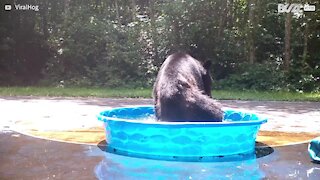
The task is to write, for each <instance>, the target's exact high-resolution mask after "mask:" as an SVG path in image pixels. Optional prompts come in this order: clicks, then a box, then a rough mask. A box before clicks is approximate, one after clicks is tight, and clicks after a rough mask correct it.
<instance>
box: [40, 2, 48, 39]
mask: <svg viewBox="0 0 320 180" xmlns="http://www.w3.org/2000/svg"><path fill="white" fill-rule="evenodd" d="M42 5H43V6H44V7H43V11H41V14H42V31H43V36H44V38H45V39H48V37H49V32H48V17H47V16H48V13H47V11H48V1H43V4H42Z"/></svg>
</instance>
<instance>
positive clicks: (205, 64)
mask: <svg viewBox="0 0 320 180" xmlns="http://www.w3.org/2000/svg"><path fill="white" fill-rule="evenodd" d="M203 67H204V68H205V69H206V70H209V69H210V68H211V61H206V62H205V63H204V64H203Z"/></svg>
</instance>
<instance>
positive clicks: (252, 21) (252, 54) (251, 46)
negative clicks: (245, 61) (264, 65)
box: [248, 0, 256, 64]
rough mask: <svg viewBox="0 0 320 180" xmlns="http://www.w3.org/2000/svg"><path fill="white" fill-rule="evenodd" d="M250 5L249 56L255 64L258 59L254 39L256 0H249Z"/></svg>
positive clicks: (250, 60)
mask: <svg viewBox="0 0 320 180" xmlns="http://www.w3.org/2000/svg"><path fill="white" fill-rule="evenodd" d="M248 6H249V16H248V30H249V31H248V58H249V63H250V64H253V63H254V62H255V60H256V53H255V51H256V48H255V41H254V30H255V28H256V26H255V19H254V15H255V12H254V10H255V6H256V4H255V0H249V1H248Z"/></svg>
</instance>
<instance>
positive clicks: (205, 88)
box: [153, 53, 223, 122]
mask: <svg viewBox="0 0 320 180" xmlns="http://www.w3.org/2000/svg"><path fill="white" fill-rule="evenodd" d="M210 66H211V62H210V61H207V62H206V63H204V64H203V65H202V64H201V62H200V61H198V60H196V59H195V58H193V57H191V56H190V55H188V54H186V53H175V54H172V55H170V56H169V57H168V58H167V59H166V60H165V61H164V63H163V64H162V66H161V68H160V70H159V72H158V76H157V79H156V82H155V84H154V87H153V98H154V103H155V113H156V117H157V119H158V120H159V121H172V122H182V121H187V122H221V121H222V118H223V111H222V110H221V106H220V105H219V103H217V102H216V101H215V100H213V99H212V98H211V76H210V73H209V72H210V71H209V69H210Z"/></svg>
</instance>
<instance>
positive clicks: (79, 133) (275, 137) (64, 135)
mask: <svg viewBox="0 0 320 180" xmlns="http://www.w3.org/2000/svg"><path fill="white" fill-rule="evenodd" d="M27 134H31V135H33V136H36V137H40V138H41V137H42V138H47V139H52V140H58V141H67V142H75V143H86V144H98V143H99V142H100V141H102V140H104V139H105V133H104V129H103V128H100V127H96V128H89V129H75V130H71V131H37V130H30V131H28V132H27ZM317 136H320V133H292V132H277V131H276V132H273V131H272V132H271V131H259V134H258V137H257V142H258V143H257V145H258V146H259V145H261V144H266V145H269V146H278V145H287V144H293V143H299V142H305V141H309V140H311V139H313V138H315V137H317Z"/></svg>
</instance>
